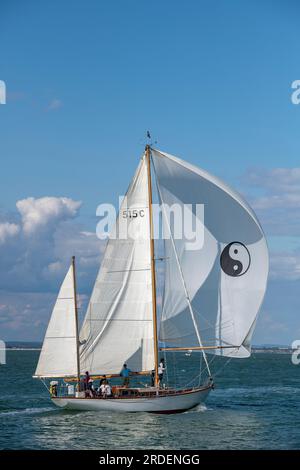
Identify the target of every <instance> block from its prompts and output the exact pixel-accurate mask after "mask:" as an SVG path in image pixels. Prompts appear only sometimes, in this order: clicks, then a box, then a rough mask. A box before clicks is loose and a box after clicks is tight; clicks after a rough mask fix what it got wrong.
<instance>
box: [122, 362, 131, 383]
mask: <svg viewBox="0 0 300 470" xmlns="http://www.w3.org/2000/svg"><path fill="white" fill-rule="evenodd" d="M130 372H131V370H130V369H128V367H127V364H124V365H123V369H122V370H121V372H120V376H121V377H123V387H128V385H129V375H130Z"/></svg>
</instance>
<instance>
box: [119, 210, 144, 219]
mask: <svg viewBox="0 0 300 470" xmlns="http://www.w3.org/2000/svg"><path fill="white" fill-rule="evenodd" d="M144 216H145V210H144V209H126V210H124V211H123V219H135V218H136V217H144Z"/></svg>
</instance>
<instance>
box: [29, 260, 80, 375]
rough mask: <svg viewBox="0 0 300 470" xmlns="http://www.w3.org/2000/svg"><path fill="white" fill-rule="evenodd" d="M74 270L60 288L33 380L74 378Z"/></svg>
mask: <svg viewBox="0 0 300 470" xmlns="http://www.w3.org/2000/svg"><path fill="white" fill-rule="evenodd" d="M73 269H74V266H73V264H72V265H71V266H70V268H69V270H68V272H67V274H66V277H65V279H64V281H63V283H62V285H61V288H60V291H59V294H58V297H57V300H56V303H55V305H54V308H53V311H52V315H51V318H50V322H49V325H48V328H47V331H46V335H45V339H44V343H43V347H42V350H41V353H40V358H39V362H38V365H37V368H36V371H35V376H36V377H67V376H73V375H76V374H77V345H76V312H75V290H74V272H73Z"/></svg>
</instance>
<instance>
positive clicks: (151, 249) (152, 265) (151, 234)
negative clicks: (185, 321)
mask: <svg viewBox="0 0 300 470" xmlns="http://www.w3.org/2000/svg"><path fill="white" fill-rule="evenodd" d="M145 155H146V161H147V175H148V205H149V222H150V256H151V277H152V313H153V341H154V371H155V376H154V385H155V386H156V387H157V386H158V384H159V379H158V339H157V308H156V275H155V258H154V229H153V214H152V182H151V162H150V145H146V147H145Z"/></svg>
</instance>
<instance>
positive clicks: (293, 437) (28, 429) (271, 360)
mask: <svg viewBox="0 0 300 470" xmlns="http://www.w3.org/2000/svg"><path fill="white" fill-rule="evenodd" d="M38 354H39V353H38V352H37V351H9V352H8V358H7V359H8V363H7V365H6V366H0V448H1V449H4V448H5V449H26V448H30V449H150V448H151V449H300V366H295V365H293V364H292V363H291V358H290V356H289V355H273V354H254V355H253V356H252V357H251V358H250V359H247V360H235V361H231V363H230V364H229V365H228V366H227V367H226V368H225V369H224V370H223V372H222V374H221V375H220V376H218V377H217V379H216V382H217V387H216V389H215V391H213V392H212V393H211V394H210V396H209V398H208V400H207V402H206V405H205V406H200V407H199V408H198V409H196V410H192V411H189V412H186V413H183V414H179V415H168V416H166V415H153V414H146V413H135V414H129V413H128V414H119V413H105V412H98V413H94V412H75V411H73V412H71V411H63V410H58V409H57V408H55V407H54V405H52V404H51V402H50V401H49V398H48V393H47V391H46V389H45V388H44V386H43V384H42V383H41V382H40V381H38V380H34V379H32V378H31V376H32V374H33V372H34V369H35V365H36V362H37V359H38ZM195 360H196V356H195V355H192V356H191V357H190V358H187V357H185V356H181V358H180V361H181V367H182V369H184V370H185V372H184V373H185V375H187V376H189V373H191V371H192V369H193V364H194V363H195ZM216 362H218V361H216ZM219 365H220V361H219V363H218V364H217V366H219ZM182 369H181V370H182Z"/></svg>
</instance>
